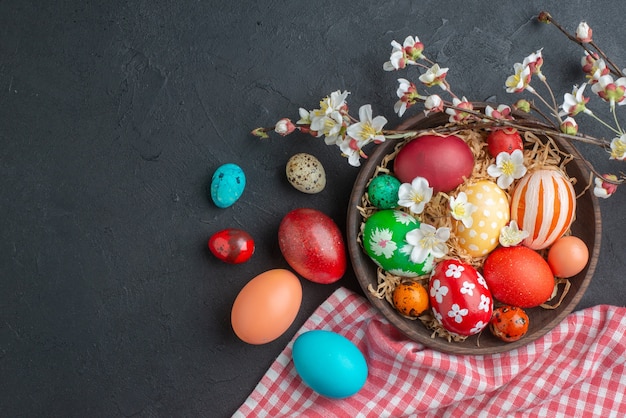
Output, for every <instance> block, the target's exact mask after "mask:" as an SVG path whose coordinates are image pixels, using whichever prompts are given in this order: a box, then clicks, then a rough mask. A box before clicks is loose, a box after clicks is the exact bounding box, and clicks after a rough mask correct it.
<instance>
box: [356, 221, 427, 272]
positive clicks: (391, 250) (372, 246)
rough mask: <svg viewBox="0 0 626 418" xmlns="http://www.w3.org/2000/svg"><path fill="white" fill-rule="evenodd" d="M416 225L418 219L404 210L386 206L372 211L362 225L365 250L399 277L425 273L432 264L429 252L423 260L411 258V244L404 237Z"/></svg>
mask: <svg viewBox="0 0 626 418" xmlns="http://www.w3.org/2000/svg"><path fill="white" fill-rule="evenodd" d="M419 227H420V222H419V221H418V220H417V219H415V218H414V217H413V216H411V215H409V214H408V213H406V212H402V211H399V210H392V209H386V210H381V211H378V212H376V213H374V214H372V215H371V216H370V217H369V218H367V221H365V226H364V228H363V248H364V250H365V253H366V254H367V255H368V256H369V257H370V258H371V259H372V260H373V261H374V262H375V263H376V264H377V265H378V266H379V267H381V268H382V269H383V270H385V271H387V272H389V273H391V274H394V275H396V276H402V277H417V276H422V275H424V274H428V273H430V272H431V271H432V269H433V267H434V259H433V256H432V254H429V255H428V257H426V260H424V262H423V263H420V264H417V263H414V262H412V261H411V258H410V255H411V250H412V249H413V246H411V245H410V244H408V243H407V242H406V241H405V236H406V234H407V232H409V231H412V230H414V229H417V228H419Z"/></svg>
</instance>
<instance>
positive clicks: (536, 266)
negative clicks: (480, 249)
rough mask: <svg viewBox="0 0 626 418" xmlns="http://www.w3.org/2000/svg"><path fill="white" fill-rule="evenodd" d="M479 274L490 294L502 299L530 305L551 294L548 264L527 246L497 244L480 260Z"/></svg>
mask: <svg viewBox="0 0 626 418" xmlns="http://www.w3.org/2000/svg"><path fill="white" fill-rule="evenodd" d="M483 276H484V277H485V280H486V281H487V285H488V286H489V290H491V294H492V295H493V297H494V298H496V299H497V300H499V301H500V302H502V303H505V304H508V305H513V306H518V307H520V308H532V307H535V306H539V305H541V304H542V303H544V302H546V301H547V300H548V299H549V298H550V296H552V290H553V289H554V276H553V275H552V270H550V266H549V265H548V263H547V262H546V260H544V259H543V257H541V256H540V255H539V253H537V252H536V251H534V250H531V249H530V248H528V247H523V246H517V247H498V248H496V249H495V250H494V251H492V252H491V253H490V254H489V255H488V256H487V259H486V260H485V263H484V264H483Z"/></svg>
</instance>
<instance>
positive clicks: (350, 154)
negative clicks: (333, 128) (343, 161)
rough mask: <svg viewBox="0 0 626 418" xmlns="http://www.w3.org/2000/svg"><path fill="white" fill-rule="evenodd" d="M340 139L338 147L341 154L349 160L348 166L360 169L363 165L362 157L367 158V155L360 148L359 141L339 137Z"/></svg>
mask: <svg viewBox="0 0 626 418" xmlns="http://www.w3.org/2000/svg"><path fill="white" fill-rule="evenodd" d="M339 139H340V141H339V143H338V144H337V146H338V147H339V149H340V150H341V154H342V155H343V156H344V157H346V158H347V159H348V164H350V165H351V166H353V167H359V166H360V165H361V157H365V154H364V153H363V150H362V149H361V148H360V147H359V143H358V142H357V140H356V139H354V138H350V137H345V138H341V137H339Z"/></svg>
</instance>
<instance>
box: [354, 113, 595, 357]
mask: <svg viewBox="0 0 626 418" xmlns="http://www.w3.org/2000/svg"><path fill="white" fill-rule="evenodd" d="M486 105H487V104H486V103H474V107H475V108H484V107H485V106H486ZM514 114H515V117H516V118H520V119H530V120H533V119H534V118H532V117H529V116H528V115H527V114H523V113H519V112H514ZM445 123H447V116H446V115H445V114H443V113H437V114H432V115H430V116H426V115H425V114H424V113H423V112H420V113H419V114H417V115H415V116H413V117H411V118H408V119H407V120H405V121H404V122H403V123H402V124H400V125H399V126H398V128H397V129H399V130H407V129H428V128H433V127H436V126H440V125H443V124H445ZM554 139H555V141H556V142H557V144H558V145H559V147H560V148H561V149H562V150H564V151H566V152H568V153H570V154H573V145H572V144H570V143H569V142H567V141H565V140H561V139H559V138H554ZM395 145H396V142H395V141H392V140H388V141H387V142H385V143H383V144H380V145H379V146H378V147H377V148H376V149H375V150H374V152H373V153H372V154H371V155H370V157H369V158H368V160H367V161H366V163H365V164H364V165H363V166H362V167H361V170H360V172H359V174H358V176H357V178H356V180H355V183H354V186H353V189H352V193H351V195H350V200H349V203H348V212H347V222H346V224H347V225H346V233H347V242H348V253H349V256H350V259H351V262H352V266H353V269H354V272H355V275H356V277H357V280H358V282H359V285H360V286H361V288H362V289H363V292H364V293H365V295H366V297H367V298H368V300H369V301H370V303H372V305H374V306H375V307H376V308H377V309H378V310H379V311H380V312H381V313H382V315H383V316H384V317H385V318H386V319H387V320H388V321H389V322H390V323H391V324H393V325H394V326H395V327H396V328H398V329H399V330H400V331H401V332H402V333H403V334H405V335H406V336H407V337H408V338H410V339H411V340H413V341H417V342H419V343H422V344H423V345H424V346H426V347H429V348H432V349H435V350H438V351H441V352H447V353H452V354H472V355H482V354H494V353H500V352H506V351H510V350H513V349H516V348H519V347H522V346H525V345H527V344H529V343H531V342H532V341H534V340H536V339H537V338H540V337H542V336H543V335H545V334H546V333H547V332H549V331H550V330H552V329H553V328H554V327H556V326H557V325H558V324H559V323H560V322H561V321H562V320H563V319H564V318H565V317H566V316H567V315H569V314H570V313H571V312H572V311H573V310H574V309H575V308H576V305H577V304H578V302H579V301H580V299H581V298H582V297H583V295H584V293H585V291H586V290H587V288H588V286H589V284H590V282H591V279H592V277H593V273H594V271H595V269H596V266H597V262H598V258H599V252H600V245H601V236H602V223H601V216H600V208H599V203H598V199H597V198H596V196H595V195H594V194H593V193H592V192H591V189H592V188H589V189H588V190H587V191H586V192H585V193H584V195H583V196H580V198H579V202H580V201H581V200H582V199H588V200H589V203H590V205H591V206H590V207H591V211H592V213H593V217H594V219H593V225H592V226H591V227H592V228H593V234H591V236H586V237H585V238H583V239H584V240H585V241H586V243H587V244H588V245H589V242H587V240H590V241H593V242H592V245H591V246H590V247H591V248H590V258H589V263H588V264H587V267H586V268H585V270H583V272H581V273H579V275H577V276H575V277H574V278H572V279H571V280H579V276H581V275H583V274H584V276H583V279H582V281H580V283H577V286H576V289H575V290H576V291H575V293H574V294H573V295H570V294H568V295H567V297H566V299H565V300H564V301H563V303H562V304H561V306H559V308H558V309H555V310H554V311H551V312H554V313H555V315H554V317H553V318H551V319H549V320H548V321H547V322H545V323H543V322H542V327H541V328H539V329H535V330H534V331H533V332H530V331H529V333H528V334H527V335H526V336H524V337H523V338H522V339H520V340H518V341H515V342H512V343H505V342H499V341H498V342H497V343H494V342H493V341H494V340H495V337H493V336H491V335H490V333H489V331H488V330H485V331H484V332H483V333H482V334H483V335H476V336H472V337H469V338H468V339H467V340H466V341H464V342H461V343H459V342H448V341H447V340H445V339H444V338H441V337H435V338H432V337H431V331H430V330H428V329H427V328H426V327H425V326H424V325H423V324H422V323H421V322H419V320H416V321H412V320H409V319H406V318H404V317H403V316H401V315H400V314H399V313H398V312H397V311H396V310H395V309H394V308H393V307H392V306H391V304H389V303H388V302H387V301H386V300H384V299H378V298H376V297H375V296H374V295H372V294H371V293H370V291H369V290H368V288H367V287H368V285H369V284H373V285H374V286H375V285H376V277H375V274H374V279H373V281H372V280H368V277H369V276H371V269H372V266H373V267H374V271H375V265H374V263H373V262H372V261H371V260H370V259H369V257H368V256H367V255H366V254H365V252H364V251H363V250H362V248H361V245H360V244H359V242H358V241H357V239H356V237H357V236H358V234H359V232H360V227H361V222H362V218H361V215H360V213H359V211H358V209H357V206H359V205H360V204H361V198H362V196H363V193H364V192H365V187H366V185H367V182H368V181H369V180H370V178H371V177H372V176H373V174H374V172H375V170H376V167H377V166H378V165H379V164H380V162H381V160H382V158H383V157H384V156H385V155H387V154H389V153H391V152H392V151H393V147H395ZM572 166H573V167H575V168H572ZM567 169H568V172H569V171H570V170H573V171H579V172H580V173H581V175H580V176H577V179H578V182H584V184H587V183H588V179H589V178H590V171H589V169H588V168H587V167H586V166H585V165H584V164H582V163H581V162H580V161H577V160H574V161H572V162H570V163H569V164H568V166H567ZM579 187H580V186H579ZM577 193H579V192H578V191H577ZM579 210H583V209H580V205H577V215H578V211H579ZM575 222H580V219H577V220H576V221H575ZM364 263H367V266H369V267H366V265H364ZM573 290H574V286H572V289H570V292H572V291H573ZM532 309H534V310H539V309H542V310H543V308H532ZM545 311H547V310H545ZM535 312H537V311H535ZM529 316H532V315H531V313H530V312H529ZM541 316H542V317H543V316H547V313H546V314H541ZM420 327H421V328H420ZM484 334H489V335H484ZM486 339H487V341H488V342H489V341H491V343H490V344H487V345H484V342H485V340H486ZM480 343H483V345H482V346H481V345H477V344H480Z"/></svg>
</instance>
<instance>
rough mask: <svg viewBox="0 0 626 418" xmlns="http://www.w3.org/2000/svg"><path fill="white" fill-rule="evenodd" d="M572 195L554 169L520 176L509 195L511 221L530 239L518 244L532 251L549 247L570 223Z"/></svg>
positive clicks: (567, 182)
mask: <svg viewBox="0 0 626 418" xmlns="http://www.w3.org/2000/svg"><path fill="white" fill-rule="evenodd" d="M575 214H576V192H575V191H574V187H573V186H572V184H571V183H570V182H569V181H568V180H567V178H566V177H565V176H564V175H563V173H562V172H561V171H559V170H556V169H542V170H537V171H534V172H532V173H529V174H527V175H525V176H524V177H522V179H521V180H520V181H519V183H518V184H517V186H515V190H513V194H512V196H511V220H514V221H516V222H517V225H518V226H519V227H520V229H523V230H524V231H526V232H528V233H529V234H530V236H529V237H528V238H526V239H525V240H524V241H523V242H522V244H524V245H525V246H527V247H529V248H532V249H533V250H541V249H544V248H547V247H549V246H550V245H552V243H554V241H556V240H557V239H559V238H561V237H562V236H563V234H565V232H567V230H568V229H569V227H570V226H571V225H572V222H573V221H574V216H575Z"/></svg>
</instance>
